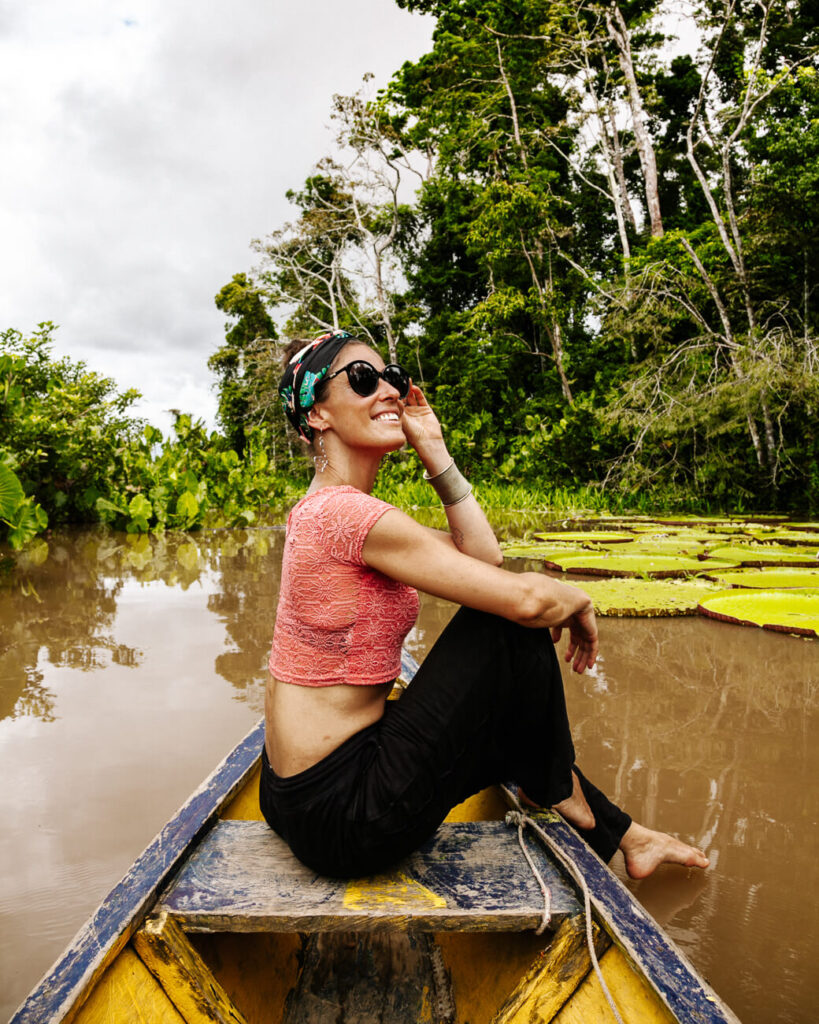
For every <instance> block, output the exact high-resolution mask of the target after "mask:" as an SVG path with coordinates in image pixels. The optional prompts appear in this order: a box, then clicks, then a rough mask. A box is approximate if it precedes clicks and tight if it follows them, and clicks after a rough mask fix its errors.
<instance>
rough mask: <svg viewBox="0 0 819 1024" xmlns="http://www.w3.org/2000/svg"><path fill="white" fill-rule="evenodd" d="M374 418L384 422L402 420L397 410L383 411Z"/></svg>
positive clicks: (376, 420)
mask: <svg viewBox="0 0 819 1024" xmlns="http://www.w3.org/2000/svg"><path fill="white" fill-rule="evenodd" d="M373 419H374V420H375V422H376V423H383V422H384V421H386V422H388V423H390V422H391V423H400V422H401V419H400V417H399V415H398V413H397V412H382V413H381V414H380V415H379V416H374V417H373Z"/></svg>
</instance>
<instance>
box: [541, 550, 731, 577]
mask: <svg viewBox="0 0 819 1024" xmlns="http://www.w3.org/2000/svg"><path fill="white" fill-rule="evenodd" d="M546 565H547V566H548V567H549V568H551V569H560V570H561V571H562V572H577V573H587V574H588V575H590V576H648V577H649V578H652V579H665V578H669V577H673V576H693V575H696V574H698V573H702V572H705V570H706V569H708V568H715V569H717V568H721V569H728V568H730V567H731V566H730V563H728V562H726V561H722V560H717V559H710V558H706V559H704V560H700V559H697V558H685V557H679V556H674V555H652V554H650V553H645V554H637V555H621V554H619V553H618V554H597V553H595V552H586V553H585V554H577V555H558V556H557V557H555V558H550V559H547V560H546Z"/></svg>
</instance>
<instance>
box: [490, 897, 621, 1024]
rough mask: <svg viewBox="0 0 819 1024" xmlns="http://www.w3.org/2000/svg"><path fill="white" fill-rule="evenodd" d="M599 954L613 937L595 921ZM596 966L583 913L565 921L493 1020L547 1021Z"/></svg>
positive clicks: (504, 1023) (515, 1023) (514, 1023)
mask: <svg viewBox="0 0 819 1024" xmlns="http://www.w3.org/2000/svg"><path fill="white" fill-rule="evenodd" d="M592 927H593V934H594V943H595V950H596V952H597V956H598V958H599V957H600V956H602V954H603V952H604V951H605V950H606V949H608V947H609V946H610V945H611V940H610V939H609V937H608V935H606V934H605V932H603V931H601V930H600V929H599V928H598V927H597V925H596V924H595V925H593V926H592ZM591 969H592V964H591V957H590V956H589V949H588V945H587V941H586V920H585V917H584V916H583V915H582V914H579V915H577V916H576V917H572V918H570V919H569V920H568V921H564V922H563V924H562V925H561V926H560V928H559V929H558V931H557V933H556V934H555V936H554V938H553V939H552V941H551V943H550V944H549V946H548V948H546V949H544V950H543V952H542V953H541V955H540V956H539V957H538V958H537V959H536V960H535V961H534V963H533V964H532V966H531V967H530V968H529V970H528V971H527V972H526V974H525V975H524V976H523V978H522V979H521V980H520V982H519V983H518V985H517V987H516V988H515V990H514V992H513V993H512V994H511V995H510V997H509V998H508V999H507V1001H506V1002H505V1003H504V1005H503V1006H502V1007H501V1009H500V1011H499V1012H498V1014H497V1016H496V1017H494V1018H493V1021H492V1024H534V1022H537V1024H546V1022H547V1021H551V1020H553V1019H554V1017H555V1015H556V1014H557V1013H558V1012H559V1010H560V1009H561V1007H562V1006H563V1005H564V1004H565V1003H566V1002H568V1000H569V999H571V998H572V996H573V995H574V993H575V991H576V990H577V989H578V987H579V986H580V984H581V983H582V981H583V979H584V978H585V977H586V975H587V974H588V973H589V971H590V970H591Z"/></svg>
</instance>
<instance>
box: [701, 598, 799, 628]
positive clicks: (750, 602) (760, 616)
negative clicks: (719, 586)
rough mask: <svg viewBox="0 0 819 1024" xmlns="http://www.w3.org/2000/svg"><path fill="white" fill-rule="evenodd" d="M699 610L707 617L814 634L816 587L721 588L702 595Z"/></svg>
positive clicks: (746, 624) (742, 624) (740, 623)
mask: <svg viewBox="0 0 819 1024" xmlns="http://www.w3.org/2000/svg"><path fill="white" fill-rule="evenodd" d="M699 610H700V612H701V613H702V614H703V615H707V616H709V617H710V618H714V619H721V620H722V621H723V622H735V623H737V624H739V625H741V626H762V628H763V629H773V630H777V631H778V632H781V633H796V634H797V635H798V636H817V635H819V634H818V633H817V630H819V589H816V588H811V589H806V590H723V591H720V592H719V593H717V594H714V595H713V596H711V597H706V598H703V599H702V600H701V601H700V604H699Z"/></svg>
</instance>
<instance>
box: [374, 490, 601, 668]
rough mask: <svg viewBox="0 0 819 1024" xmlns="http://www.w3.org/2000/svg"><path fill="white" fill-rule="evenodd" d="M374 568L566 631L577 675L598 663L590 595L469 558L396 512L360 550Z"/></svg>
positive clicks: (524, 621) (555, 633) (515, 618)
mask: <svg viewBox="0 0 819 1024" xmlns="http://www.w3.org/2000/svg"><path fill="white" fill-rule="evenodd" d="M362 555H363V558H364V561H365V562H366V563H367V565H369V566H371V567H372V568H373V569H377V570H378V571H379V572H382V573H384V575H385V576H389V577H391V578H392V579H395V580H400V581H401V582H402V583H406V584H408V585H409V586H412V587H416V588H417V589H418V590H423V591H425V592H426V593H428V594H434V595H435V596H436V597H443V598H445V599H446V600H449V601H454V602H455V603H456V604H463V605H467V606H468V607H469V608H476V609H477V610H478V611H484V612H490V613H492V614H493V615H500V616H502V617H503V618H505V619H510V620H511V621H512V622H517V623H519V624H520V625H522V626H529V627H532V628H536V629H543V628H551V631H552V639H553V640H555V642H556V641H557V640H559V639H560V634H561V630H562V629H564V628H566V629H568V630H569V646H568V649H567V652H566V660H567V661H572V662H573V665H572V667H573V668H574V670H575V672H583V671H584V669H586V668H591V667H592V666H593V665H594V662H595V659H596V658H597V650H598V642H597V623H596V621H595V617H594V609H593V607H592V603H591V600H590V598H589V596H588V594H585V593H584V592H583V591H582V590H578V589H577V588H576V587H568V586H566V585H565V584H563V583H559V582H558V581H557V580H553V579H551V578H550V577H548V576H541V575H540V574H539V573H533V572H527V573H514V572H508V571H507V570H505V569H501V568H499V567H497V566H494V565H487V564H485V563H484V562H481V561H478V560H477V559H476V558H472V557H467V556H465V555H464V554H463V553H462V552H460V551H458V550H456V548H455V547H454V546H453V545H452V543H451V542H450V541H449V538H447V537H446V536H445V535H443V534H440V533H437V532H436V531H432V530H427V529H426V528H425V527H423V526H421V525H420V524H419V523H416V522H415V520H414V519H412V518H410V516H407V515H405V514H404V513H403V512H401V511H399V510H398V509H390V510H389V511H388V512H385V513H384V515H383V516H381V518H380V519H378V520H377V522H376V523H375V524H374V525H373V527H372V528H371V529H370V531H369V533H368V534H367V539H366V540H365V541H364V547H363V550H362Z"/></svg>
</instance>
